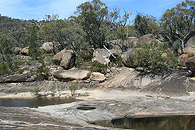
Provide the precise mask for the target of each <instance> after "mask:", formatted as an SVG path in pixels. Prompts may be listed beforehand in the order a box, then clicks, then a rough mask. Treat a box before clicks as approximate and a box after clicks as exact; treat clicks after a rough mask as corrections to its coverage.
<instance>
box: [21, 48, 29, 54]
mask: <svg viewBox="0 0 195 130" xmlns="http://www.w3.org/2000/svg"><path fill="white" fill-rule="evenodd" d="M21 54H22V55H28V47H25V48H23V49H22V50H21Z"/></svg>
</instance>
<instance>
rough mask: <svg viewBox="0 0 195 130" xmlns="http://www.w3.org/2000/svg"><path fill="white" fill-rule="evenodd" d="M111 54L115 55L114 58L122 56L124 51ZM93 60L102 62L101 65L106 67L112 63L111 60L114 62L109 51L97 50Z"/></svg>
mask: <svg viewBox="0 0 195 130" xmlns="http://www.w3.org/2000/svg"><path fill="white" fill-rule="evenodd" d="M110 52H111V53H112V54H113V55H114V56H118V55H121V53H122V51H119V50H114V49H113V50H110ZM93 57H94V58H93V59H92V62H94V61H97V62H100V63H101V64H104V65H106V64H107V63H109V62H110V60H112V56H110V54H109V53H108V51H107V50H106V49H97V50H95V51H94V53H93Z"/></svg>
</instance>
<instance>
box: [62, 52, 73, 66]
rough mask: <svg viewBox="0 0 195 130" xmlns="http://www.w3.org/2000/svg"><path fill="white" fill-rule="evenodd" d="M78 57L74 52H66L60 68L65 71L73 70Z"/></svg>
mask: <svg viewBox="0 0 195 130" xmlns="http://www.w3.org/2000/svg"><path fill="white" fill-rule="evenodd" d="M75 61H76V55H75V53H74V52H73V51H72V50H66V51H65V52H64V54H63V55H62V60H61V62H60V66H62V67H63V68H64V69H71V68H72V67H74V66H75Z"/></svg>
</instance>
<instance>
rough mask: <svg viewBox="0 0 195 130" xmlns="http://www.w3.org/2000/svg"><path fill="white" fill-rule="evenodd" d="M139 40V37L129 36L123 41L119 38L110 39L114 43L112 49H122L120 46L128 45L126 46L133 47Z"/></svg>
mask: <svg viewBox="0 0 195 130" xmlns="http://www.w3.org/2000/svg"><path fill="white" fill-rule="evenodd" d="M138 40H139V39H138V38H137V37H128V39H127V40H123V41H122V40H120V39H118V40H112V41H109V43H111V44H112V49H115V50H120V51H122V50H121V48H120V47H126V48H130V47H133V46H135V45H136V44H137V42H138ZM119 46H120V47H119Z"/></svg>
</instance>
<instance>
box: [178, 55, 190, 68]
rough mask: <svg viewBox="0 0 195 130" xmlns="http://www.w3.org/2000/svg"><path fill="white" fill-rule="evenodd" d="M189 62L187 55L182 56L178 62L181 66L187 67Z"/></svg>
mask: <svg viewBox="0 0 195 130" xmlns="http://www.w3.org/2000/svg"><path fill="white" fill-rule="evenodd" d="M187 60H188V55H187V54H182V55H181V56H179V57H178V62H179V65H180V66H186V61H187Z"/></svg>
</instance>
